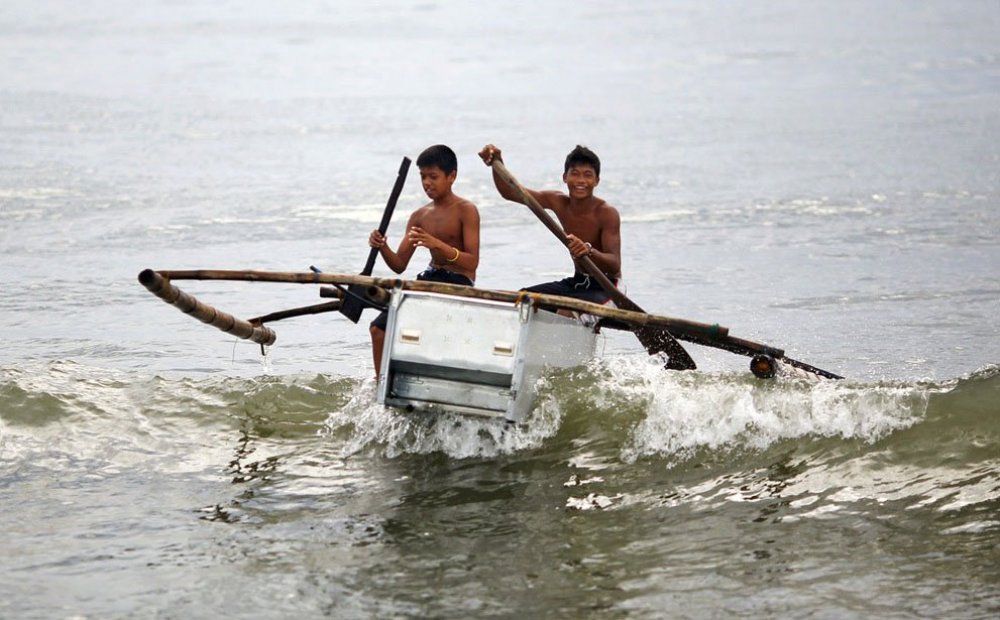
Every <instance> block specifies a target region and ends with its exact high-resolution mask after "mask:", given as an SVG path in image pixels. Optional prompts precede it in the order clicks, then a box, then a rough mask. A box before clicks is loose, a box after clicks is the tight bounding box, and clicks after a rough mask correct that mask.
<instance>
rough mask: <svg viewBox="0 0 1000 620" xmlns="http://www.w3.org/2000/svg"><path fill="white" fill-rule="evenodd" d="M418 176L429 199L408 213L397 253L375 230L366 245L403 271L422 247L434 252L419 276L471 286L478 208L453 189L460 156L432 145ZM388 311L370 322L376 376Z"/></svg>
mask: <svg viewBox="0 0 1000 620" xmlns="http://www.w3.org/2000/svg"><path fill="white" fill-rule="evenodd" d="M417 167H418V168H419V169H420V181H421V183H422V184H423V187H424V193H426V194H427V197H428V198H430V199H431V202H429V203H427V204H426V205H424V206H422V207H420V208H419V209H417V210H416V211H414V212H413V214H412V215H410V219H409V221H407V223H406V233H405V234H404V235H403V239H402V241H400V242H399V248H398V249H397V250H396V251H395V252H393V251H392V248H390V247H389V244H388V243H387V242H386V238H385V237H383V236H382V235H381V234H379V232H378V230H373V231H372V233H371V235H370V236H369V237H368V245H369V246H371V247H373V248H378V250H379V255H381V256H382V259H383V260H384V261H385V264H386V265H388V266H389V268H390V269H392V270H393V271H394V272H396V273H402V272H403V271H404V270H405V269H406V267H407V265H409V264H410V258H412V257H413V253H414V252H415V251H416V249H417V248H418V247H423V248H427V250H428V251H429V252H430V264H429V265H428V266H427V269H425V270H424V271H422V272H420V273H419V274H418V275H417V279H418V280H432V281H434V282H447V283H449V284H463V285H466V286H473V285H474V284H475V281H476V268H477V267H479V211H478V210H477V209H476V205H474V204H472V203H471V202H469V201H468V200H466V199H465V198H461V197H459V196H456V195H455V194H453V193H452V191H451V186H452V184H454V183H455V179H456V178H457V177H458V158H457V157H456V156H455V152H454V151H452V150H451V149H450V148H448V147H447V146H445V145H443V144H437V145H434V146H431V147H428V148H427V149H425V150H424V152H423V153H421V154H420V156H419V157H418V158H417ZM388 317H389V314H388V312H387V311H383V312H382V313H381V314H379V315H378V316H377V317H376V318H375V320H374V321H372V323H371V327H370V328H369V330H368V331H369V332H370V333H371V337H372V357H373V358H374V361H375V376H376V377H378V375H379V372H380V371H381V369H382V346H383V343H384V342H385V328H386V322H387V320H388Z"/></svg>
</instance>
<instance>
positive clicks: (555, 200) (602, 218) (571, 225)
mask: <svg viewBox="0 0 1000 620" xmlns="http://www.w3.org/2000/svg"><path fill="white" fill-rule="evenodd" d="M500 155H501V153H500V149H499V148H497V147H496V146H494V145H492V144H487V145H486V146H484V147H483V150H482V151H480V152H479V156H480V157H481V158H482V159H483V162H485V163H486V165H487V166H488V165H490V164H491V163H492V162H493V161H494V160H497V161H503V160H502V159H500ZM562 179H563V182H564V183H565V184H566V190H567V193H565V194H564V193H562V192H556V191H544V192H543V191H536V190H531V189H529V190H528V193H529V194H531V196H533V197H534V199H535V200H536V201H538V203H539V204H540V205H541V206H542V207H544V208H546V209H549V210H551V211H552V212H553V213H555V215H556V218H557V219H558V220H559V223H560V224H562V227H563V230H564V231H565V232H566V236H567V237H568V238H569V246H568V248H569V254H570V258H572V259H573V267H574V273H573V276H572V277H569V278H564V279H562V280H557V281H555V282H545V283H543V284H536V285H535V286H529V287H528V288H526V289H524V290H526V291H532V292H535V293H548V294H551V295H562V296H564V297H575V298H577V299H582V300H584V301H589V302H593V303H597V304H605V303H607V302H608V301H609V298H608V294H607V293H606V292H605V291H604V289H602V288H601V285H600V284H598V282H597V281H596V280H595V279H593V278H591V277H590V274H588V273H587V272H586V271H584V269H583V268H582V267H581V266H580V265H579V264H578V263H577V259H579V258H581V257H583V256H589V257H590V260H592V261H594V264H595V265H597V268H598V269H600V270H601V271H602V272H604V274H605V275H606V276H608V279H609V280H611V281H612V282H613V283H614V284H615V285H616V286H617V284H618V280H619V279H620V278H621V265H622V258H621V219H620V218H619V215H618V210H617V209H615V208H614V207H612V206H611V205H609V204H608V203H606V202H604V200H602V199H600V198H598V197H597V196H595V195H594V188H596V187H597V184H598V183H600V181H601V160H600V159H598V157H597V155H595V154H594V152H593V151H591V150H590V149H588V148H587V147H584V146H579V145H578V146H577V147H576V148H575V149H573V150H572V151H570V153H569V155H567V156H566V161H565V163H564V165H563V176H562ZM493 183H494V184H495V185H496V187H497V191H499V192H500V195H501V196H503V197H504V198H506V199H507V200H511V201H514V202H519V203H522V204H523V201H522V200H521V198H520V197H519V196H518V195H517V193H516V192H514V190H512V189H511V188H510V187H509V186H508V185H507V184H506V183H505V182H504V181H503V180H502V179H500V178H499V177H498V176H497V173H496V171H495V170H494V172H493Z"/></svg>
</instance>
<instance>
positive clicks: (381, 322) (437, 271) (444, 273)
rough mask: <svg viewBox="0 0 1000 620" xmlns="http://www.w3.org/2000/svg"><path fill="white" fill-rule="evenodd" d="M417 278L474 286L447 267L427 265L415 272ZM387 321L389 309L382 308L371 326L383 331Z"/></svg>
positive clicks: (471, 282) (470, 281)
mask: <svg viewBox="0 0 1000 620" xmlns="http://www.w3.org/2000/svg"><path fill="white" fill-rule="evenodd" d="M417 279H418V280H427V281H430V282H444V283H445V284H461V285H463V286H474V285H475V284H474V283H473V281H472V280H470V279H469V278H467V277H465V276H463V275H462V274H460V273H455V272H454V271H448V270H447V269H441V268H439V267H428V268H427V269H424V270H423V271H421V272H420V273H418V274H417ZM388 322H389V311H388V310H383V311H382V312H380V313H379V315H378V316H377V317H375V320H374V321H372V323H371V325H372V327H377V328H379V329H381V330H382V331H385V326H386V324H387V323H388Z"/></svg>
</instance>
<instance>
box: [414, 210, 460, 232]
mask: <svg viewBox="0 0 1000 620" xmlns="http://www.w3.org/2000/svg"><path fill="white" fill-rule="evenodd" d="M417 225H418V226H420V227H421V228H423V229H424V230H426V231H427V232H429V233H430V234H432V235H434V236H435V237H437V238H439V239H448V238H457V237H459V236H461V232H462V220H461V218H459V217H458V215H457V214H456V213H455V212H454V211H451V212H448V213H444V212H441V211H436V210H428V211H427V212H425V213H422V214H421V216H420V218H419V222H417Z"/></svg>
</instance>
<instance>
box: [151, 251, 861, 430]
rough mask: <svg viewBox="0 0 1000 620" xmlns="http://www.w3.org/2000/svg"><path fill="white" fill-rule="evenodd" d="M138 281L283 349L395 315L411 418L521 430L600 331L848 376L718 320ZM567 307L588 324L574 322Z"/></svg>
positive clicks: (551, 304)
mask: <svg viewBox="0 0 1000 620" xmlns="http://www.w3.org/2000/svg"><path fill="white" fill-rule="evenodd" d="M178 280H229V281H246V282H283V283H297V284H307V285H314V286H316V285H318V286H319V287H320V290H319V293H320V296H321V297H324V298H332V301H327V302H324V303H319V304H313V305H309V306H304V307H301V308H293V309H290V310H283V311H280V312H273V313H270V314H266V315H262V316H258V317H254V318H251V319H246V320H243V319H239V318H236V317H234V316H232V315H230V314H227V313H224V312H221V311H219V310H217V309H215V308H213V307H212V306H210V305H208V304H205V303H203V302H201V301H199V300H198V299H196V298H195V297H193V296H192V295H190V294H188V293H186V292H184V291H182V290H180V289H179V288H178V287H177V286H175V285H174V284H173V282H174V281H178ZM139 282H140V283H142V285H143V286H145V287H146V288H147V289H148V290H149V291H150V292H152V293H153V294H154V295H156V296H157V297H159V298H161V299H163V300H164V301H165V302H167V303H169V304H171V305H173V306H175V307H177V308H178V309H180V310H181V311H182V312H184V313H186V314H190V315H191V316H193V317H195V318H197V319H199V320H200V321H202V322H204V323H208V324H210V325H212V326H214V327H216V328H218V329H220V330H222V331H224V332H226V333H229V334H232V335H234V336H237V337H239V338H243V339H246V340H250V341H252V342H256V343H259V344H260V345H261V347H262V348H263V347H264V346H269V345H273V344H274V343H275V341H276V339H277V335H276V333H275V332H274V330H273V329H271V328H270V327H269V324H270V323H273V322H275V321H278V320H282V319H287V318H291V317H296V316H303V315H310V314H319V313H324V312H334V311H340V309H341V308H342V307H343V305H344V300H345V299H353V300H354V302H355V303H358V304H360V305H361V307H362V308H368V307H371V308H384V307H387V308H388V310H389V320H388V323H387V329H386V337H385V349H384V352H383V355H382V368H381V372H380V376H379V384H378V402H380V403H382V404H384V405H386V406H391V407H396V408H399V409H403V410H406V411H414V410H419V411H431V412H453V413H459V414H472V415H480V416H488V417H495V418H502V419H506V420H508V421H510V422H515V423H521V422H523V421H524V420H525V419H526V418H527V416H528V414H529V413H530V412H531V409H532V407H533V406H534V389H533V388H534V386H535V383H536V381H537V379H538V378H539V376H541V373H542V372H543V371H544V370H545V369H546V368H567V367H573V366H577V365H579V364H583V363H585V362H586V361H588V360H589V359H591V358H592V357H593V356H594V355H595V350H596V343H597V335H598V333H599V332H600V330H601V329H618V330H627V331H632V332H642V331H645V332H649V333H659V332H663V333H666V334H669V335H671V336H672V337H673V338H676V339H677V340H683V341H686V342H691V343H695V344H699V345H703V346H707V347H713V348H718V349H724V350H726V351H731V352H733V353H737V354H741V355H746V356H749V357H751V358H752V361H751V370H752V371H753V372H754V374H755V375H757V376H759V377H762V378H768V377H773V376H774V375H775V374H776V373H777V372H778V370H779V369H780V368H781V367H782V365H788V366H792V367H794V368H798V369H801V370H804V371H807V372H809V373H812V374H814V375H816V376H818V377H823V378H829V379H840V378H841V377H839V376H838V375H835V374H833V373H831V372H828V371H825V370H822V369H819V368H816V367H814V366H810V365H809V364H805V363H803V362H800V361H798V360H794V359H792V358H790V357H788V356H786V355H785V353H784V351H783V350H781V349H779V348H777V347H772V346H769V345H766V344H761V343H757V342H753V341H750V340H744V339H741V338H736V337H734V336H731V335H729V329H728V328H726V327H722V326H720V325H717V324H708V323H699V322H696V321H688V320H684V319H678V318H673V317H668V316H662V315H656V314H648V313H644V312H637V311H634V310H624V309H621V308H612V307H608V306H601V305H597V304H592V303H588V302H585V301H580V300H577V299H572V298H569V297H561V296H557V295H545V294H541V293H527V292H523V291H503V290H494V289H481V288H474V287H469V286H458V285H453V284H444V283H440V282H427V281H418V280H401V279H397V278H383V277H371V276H362V275H347V274H335V273H320V272H277V271H219V270H193V271H165V270H164V271H154V270H152V269H146V270H144V271H142V272H141V273H140V274H139ZM559 310H563V311H569V312H570V313H575V314H576V315H579V317H580V318H578V317H567V316H563V315H561V314H558V311H559ZM588 318H591V320H587V319H588ZM581 319H583V320H581Z"/></svg>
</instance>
